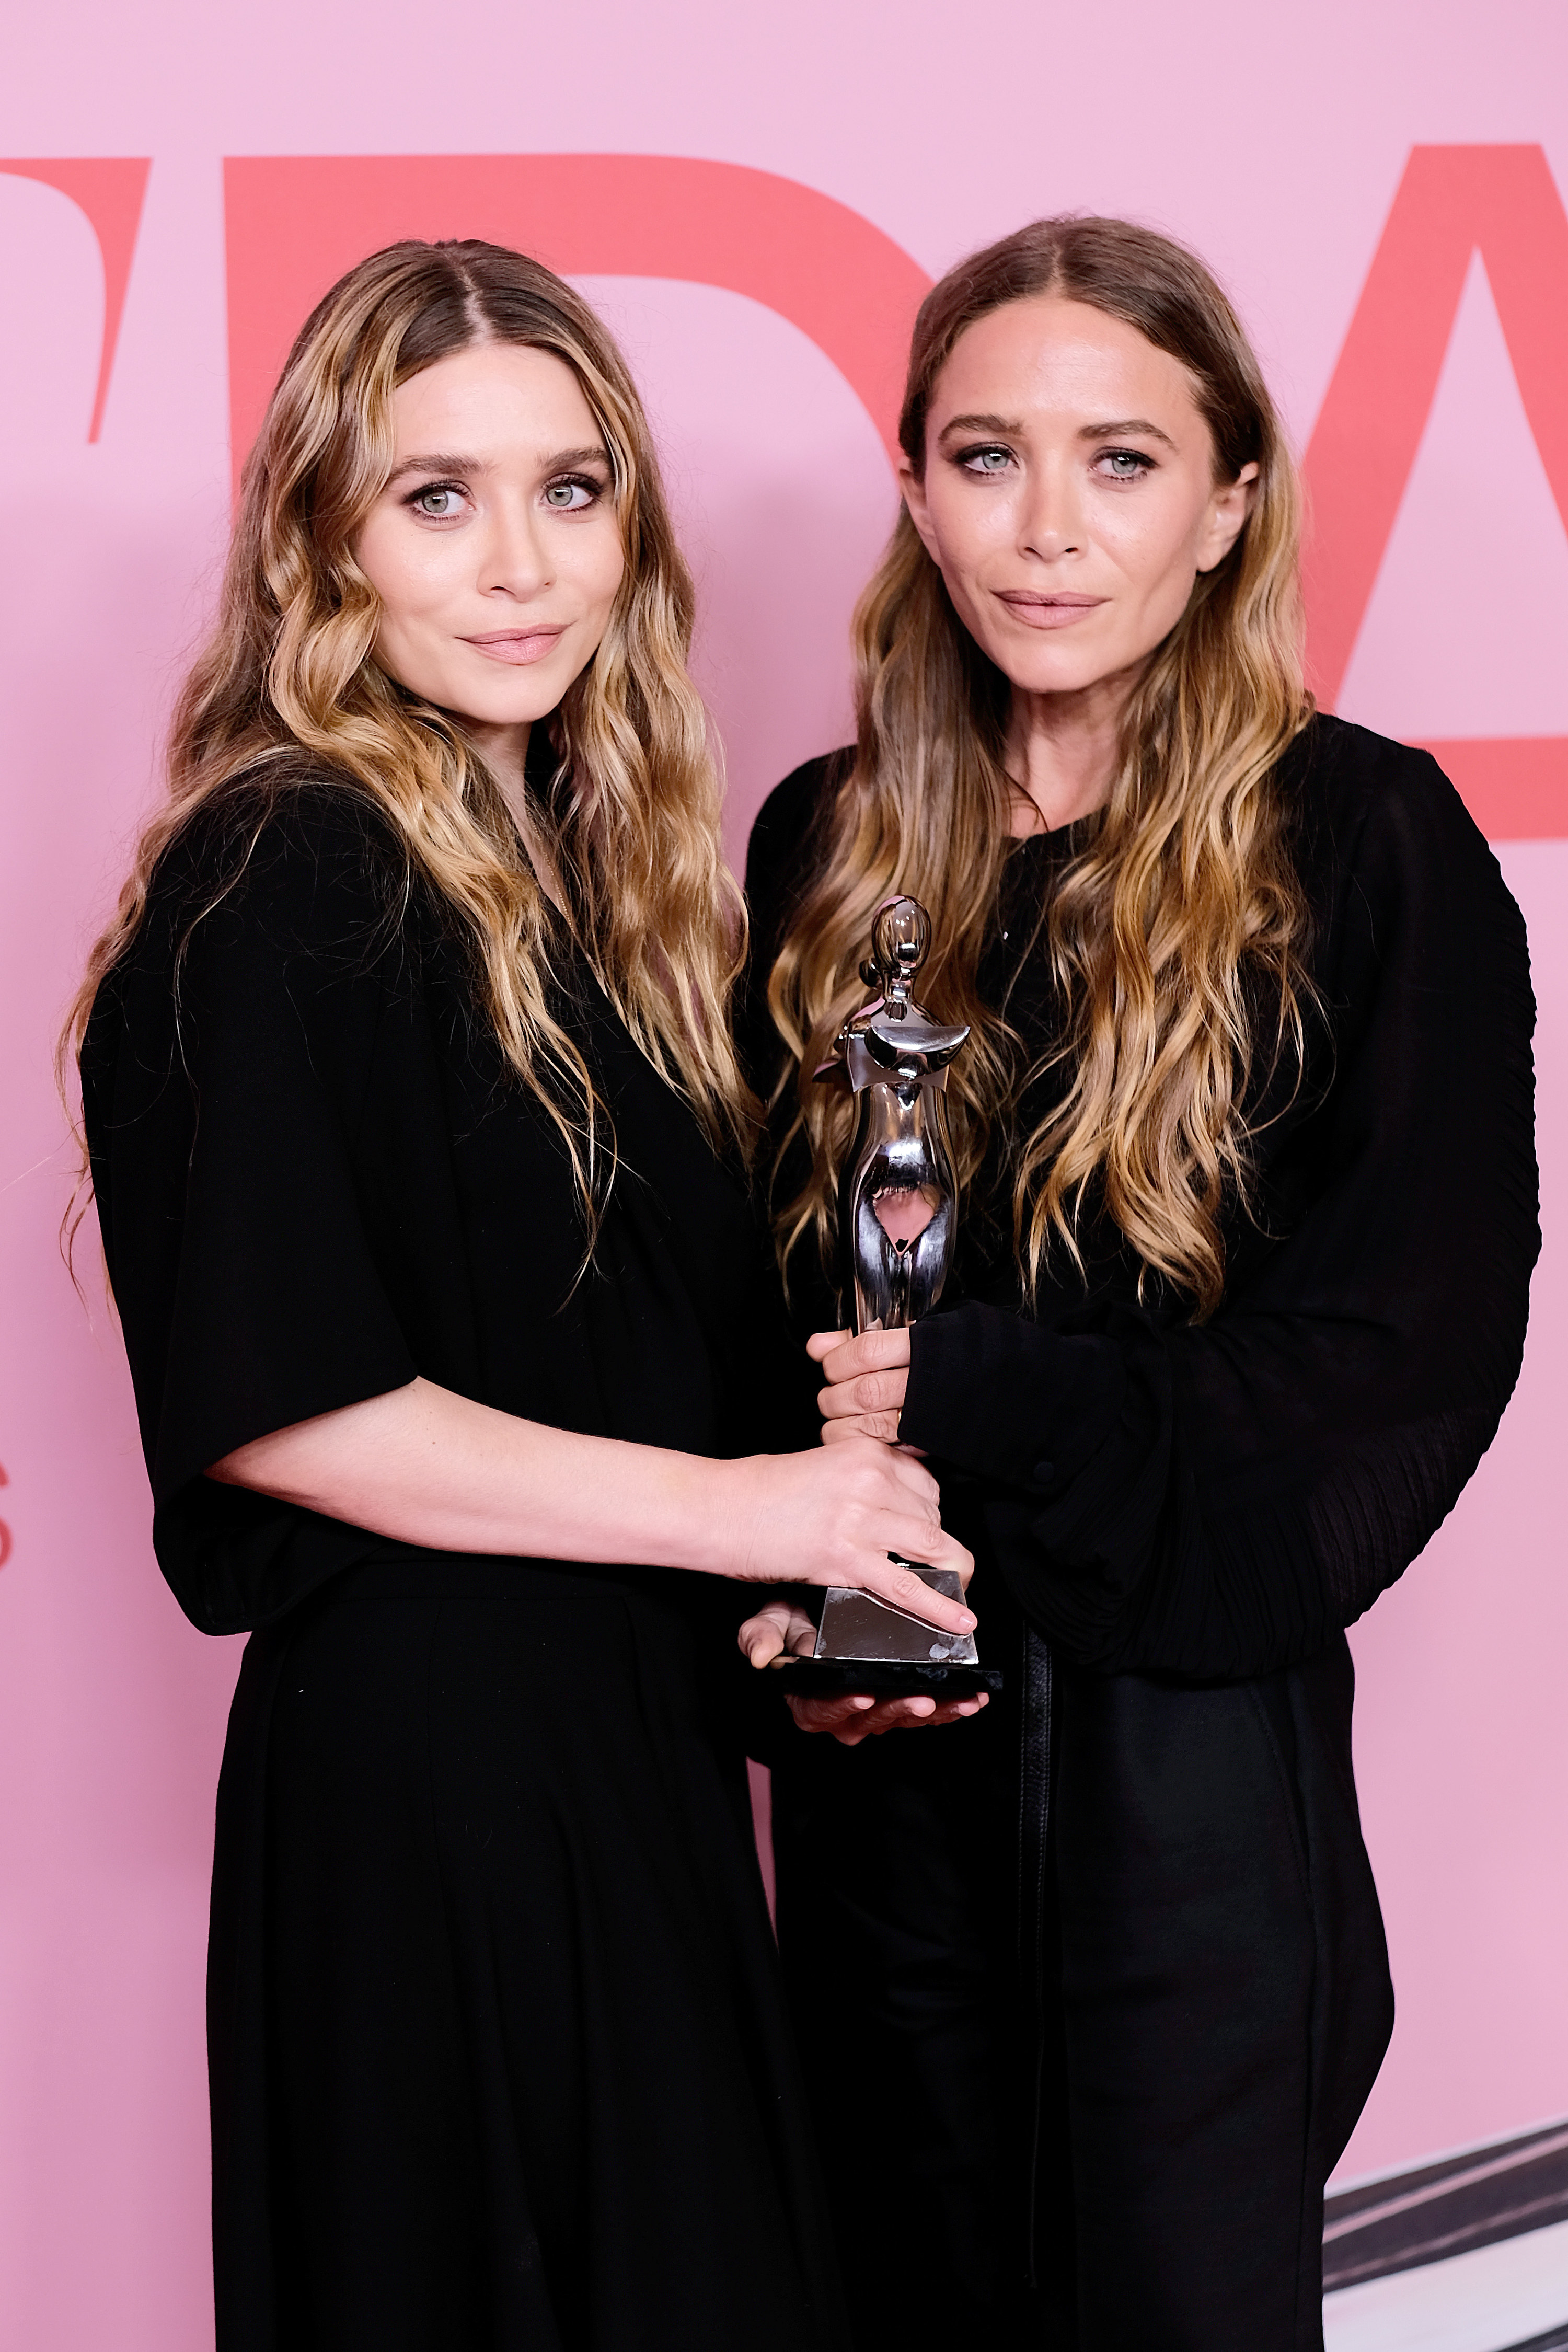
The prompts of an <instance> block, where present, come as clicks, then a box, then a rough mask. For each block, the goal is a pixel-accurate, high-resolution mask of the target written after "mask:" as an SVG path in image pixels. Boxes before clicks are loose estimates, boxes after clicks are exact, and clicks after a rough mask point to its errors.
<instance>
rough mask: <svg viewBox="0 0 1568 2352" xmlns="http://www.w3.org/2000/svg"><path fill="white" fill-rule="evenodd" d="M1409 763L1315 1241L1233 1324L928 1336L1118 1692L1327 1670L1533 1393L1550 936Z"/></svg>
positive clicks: (1448, 792)
mask: <svg viewBox="0 0 1568 2352" xmlns="http://www.w3.org/2000/svg"><path fill="white" fill-rule="evenodd" d="M1348 731H1349V730H1347V732H1348ZM1363 740H1371V739H1363ZM1384 750H1385V751H1387V752H1388V753H1389V754H1390V755H1391V758H1390V761H1388V762H1387V763H1386V772H1384V774H1383V775H1382V776H1381V777H1380V778H1379V780H1378V789H1377V790H1376V791H1375V792H1373V793H1371V794H1369V795H1368V797H1367V800H1366V804H1365V806H1364V808H1363V810H1362V811H1361V813H1360V815H1359V817H1358V820H1357V822H1356V824H1354V825H1353V826H1346V827H1342V830H1341V833H1340V835H1339V838H1338V840H1337V842H1336V845H1335V849H1334V857H1333V861H1332V863H1333V871H1332V874H1331V887H1330V902H1331V903H1330V907H1329V912H1328V917H1327V922H1326V929H1325V932H1324V935H1323V937H1322V939H1321V943H1320V950H1319V952H1318V954H1317V956H1316V958H1315V973H1316V977H1317V980H1318V982H1319V985H1320V988H1321V992H1322V994H1323V997H1324V1001H1325V1005H1326V1008H1327V1011H1328V1013H1329V1015H1330V1020H1331V1027H1332V1030H1333V1060H1332V1076H1331V1082H1330V1083H1329V1084H1328V1086H1327V1088H1326V1091H1325V1093H1324V1095H1323V1097H1322V1099H1321V1105H1320V1107H1319V1108H1316V1109H1315V1110H1314V1111H1313V1112H1312V1113H1311V1115H1310V1117H1309V1118H1304V1119H1303V1121H1302V1123H1301V1125H1300V1129H1299V1130H1298V1133H1297V1136H1296V1139H1295V1142H1294V1144H1293V1146H1292V1147H1291V1149H1292V1152H1293V1156H1294V1165H1293V1171H1292V1181H1293V1183H1294V1185H1295V1188H1296V1189H1295V1198H1296V1201H1297V1203H1298V1207H1297V1212H1296V1213H1295V1214H1294V1215H1293V1217H1292V1219H1291V1222H1290V1223H1289V1230H1288V1231H1287V1232H1286V1233H1285V1234H1284V1235H1283V1237H1282V1238H1280V1239H1279V1240H1278V1241H1277V1242H1275V1243H1274V1244H1273V1245H1272V1246H1269V1247H1267V1248H1262V1249H1259V1250H1258V1251H1256V1252H1254V1254H1253V1255H1254V1263H1253V1265H1251V1267H1250V1268H1249V1270H1248V1272H1247V1275H1246V1276H1245V1277H1243V1278H1242V1279H1240V1280H1238V1282H1237V1286H1236V1287H1235V1289H1234V1291H1233V1292H1232V1293H1231V1294H1230V1295H1229V1296H1228V1297H1227V1299H1226V1303H1225V1305H1224V1307H1222V1308H1221V1310H1220V1311H1219V1312H1218V1313H1216V1314H1215V1316H1214V1317H1213V1318H1212V1319H1211V1320H1210V1321H1208V1322H1207V1323H1205V1324H1202V1325H1193V1324H1181V1323H1176V1322H1174V1321H1172V1320H1170V1319H1168V1318H1161V1317H1160V1316H1159V1315H1157V1314H1155V1313H1152V1312H1146V1311H1144V1310H1142V1309H1141V1308H1138V1307H1128V1306H1119V1307H1113V1308H1111V1309H1110V1310H1109V1311H1108V1313H1107V1314H1106V1315H1105V1316H1104V1318H1102V1328H1098V1329H1087V1330H1086V1329H1084V1328H1082V1323H1081V1319H1080V1320H1079V1324H1078V1326H1077V1327H1076V1328H1073V1329H1071V1330H1070V1331H1069V1330H1064V1329H1061V1328H1052V1324H1053V1318H1051V1317H1050V1316H1048V1315H1043V1316H1042V1318H1041V1320H1040V1321H1039V1322H1033V1321H1030V1320H1026V1319H1025V1318H1023V1317H1021V1316H1016V1315H1013V1314H1010V1313H1008V1312H1006V1311H1005V1309H1000V1308H996V1307H987V1306H984V1305H978V1304H967V1305H963V1306H960V1307H957V1308H955V1309H954V1310H953V1311H952V1312H951V1313H948V1314H942V1315H938V1316H936V1317H934V1318H931V1320H930V1321H928V1322H925V1323H922V1324H921V1325H920V1326H919V1327H918V1328H917V1329H916V1330H915V1332H914V1333H913V1335H912V1348H911V1359H912V1360H911V1370H910V1384H909V1392H908V1399H907V1402H906V1404H905V1407H904V1412H903V1417H902V1423H901V1431H902V1434H903V1436H904V1437H905V1438H906V1439H908V1440H909V1441H910V1442H912V1443H913V1444H917V1445H920V1446H922V1447H924V1448H926V1449H928V1450H929V1451H930V1452H931V1454H934V1455H937V1456H939V1457H941V1458H942V1460H943V1461H945V1462H947V1463H950V1464H953V1465H958V1466H960V1467H961V1468H962V1469H963V1470H965V1471H968V1472H970V1473H972V1474H973V1475H975V1476H976V1477H978V1479H979V1480H980V1481H981V1482H982V1486H983V1491H984V1512H985V1517H986V1521H987V1524H988V1528H989V1532H990V1535H991V1537H992V1538H993V1540H994V1544H995V1547H996V1549H997V1553H998V1556H999V1559H1000V1561H1001V1564H1002V1567H1003V1570H1004V1572H1005V1575H1006V1577H1007V1580H1008V1581H1009V1583H1010V1584H1011V1585H1012V1587H1013V1589H1014V1590H1015V1591H1016V1595H1017V1597H1018V1600H1019V1601H1020V1603H1021V1604H1022V1605H1023V1607H1024V1608H1025V1609H1026V1611H1027V1612H1028V1613H1029V1615H1030V1616H1031V1617H1032V1619H1033V1620H1034V1621H1035V1622H1036V1623H1037V1625H1038V1626H1039V1627H1040V1628H1041V1630H1042V1631H1043V1632H1044V1633H1046V1634H1047V1636H1048V1637H1049V1638H1050V1639H1052V1640H1053V1641H1054V1642H1056V1643H1058V1644H1059V1646H1060V1648H1061V1649H1062V1651H1063V1653H1064V1654H1066V1655H1067V1656H1068V1657H1069V1658H1071V1659H1073V1660H1074V1661H1076V1662H1078V1663H1079V1664H1083V1665H1085V1666H1088V1667H1089V1668H1092V1669H1098V1670H1100V1671H1106V1672H1110V1671H1118V1670H1121V1671H1126V1670H1138V1671H1152V1672H1169V1673H1172V1674H1174V1675H1181V1676H1184V1677H1189V1678H1193V1679H1226V1678H1232V1677H1237V1678H1239V1677H1246V1676H1249V1675H1257V1674H1260V1673H1264V1672H1268V1671H1269V1670H1271V1669H1272V1668H1274V1667H1277V1666H1279V1665H1281V1664H1288V1663H1289V1662H1291V1661H1294V1660H1297V1659H1300V1658H1303V1657H1306V1656H1309V1655H1310V1654H1312V1653H1313V1652H1315V1651H1316V1650H1318V1649H1321V1647H1322V1645H1323V1644H1324V1643H1325V1642H1326V1641H1327V1640H1328V1639H1329V1638H1330V1637H1331V1634H1332V1633H1334V1631H1335V1630H1336V1628H1339V1627H1342V1626H1344V1625H1347V1624H1349V1623H1350V1622H1352V1620H1353V1619H1354V1618H1356V1617H1357V1616H1359V1615H1360V1614H1361V1613H1362V1612H1363V1611H1364V1610H1365V1609H1366V1608H1367V1607H1369V1606H1370V1604H1371V1602H1372V1601H1373V1600H1374V1599H1375V1598H1376V1596H1377V1594H1378V1593H1379V1592H1380V1591H1383V1590H1384V1588H1385V1587H1386V1586H1387V1585H1388V1584H1390V1583H1392V1582H1393V1581H1394V1579H1395V1578H1396V1577H1398V1576H1399V1575H1400V1574H1401V1573H1402V1571H1403V1570H1405V1567H1406V1566H1407V1565H1408V1564H1409V1562H1410V1561H1411V1560H1412V1559H1414V1558H1415V1555H1416V1554H1417V1553H1418V1552H1419V1551H1420V1550H1421V1549H1422V1547H1423V1546H1424V1545H1425V1544H1426V1541H1427V1539H1428V1538H1429V1537H1430V1536H1431V1535H1432V1533H1433V1532H1434V1530H1435V1529H1436V1527H1437V1526H1438V1524H1439V1523H1440V1522H1441V1520H1442V1519H1443V1518H1444V1517H1446V1515H1447V1512H1448V1511H1449V1510H1450V1509H1451V1508H1452V1507H1453V1504H1454V1502H1455V1500H1456V1498H1457V1497H1458V1494H1459V1491H1460V1489H1461V1488H1462V1487H1463V1486H1464V1484H1465V1482H1466V1480H1467V1479H1468V1477H1469V1476H1470V1475H1471V1473H1472V1471H1473V1470H1474V1468H1475V1466H1476V1464H1477V1463H1478V1461H1479V1458H1480V1456H1481V1454H1483V1453H1484V1451H1485V1449H1486V1447H1487V1446H1488V1445H1489V1443H1490V1441H1491V1439H1492V1436H1493V1434H1494V1433H1495V1432H1496V1429H1497V1426H1498V1423H1499V1420H1500V1417H1501V1414H1502V1411H1503V1407H1504V1405H1505V1404H1506V1402H1507V1401H1508V1398H1509V1395H1510V1391H1511V1390H1512V1387H1513V1384H1514V1381H1515V1380H1516V1378H1517V1376H1518V1372H1519V1366H1520V1361H1521V1353H1522V1348H1523V1340H1524V1329H1525V1322H1526V1318H1527V1313H1528V1304H1529V1282H1530V1273H1531V1266H1532V1265H1533V1263H1534V1260H1535V1256H1536V1253H1537V1250H1538V1247H1539V1230H1538V1226H1537V1222H1536V1205H1537V1201H1536V1174H1535V1161H1534V1150H1533V1097H1532V1070H1531V1030H1532V1025H1533V1011H1534V1008H1533V1003H1532V1000H1531V989H1530V977H1529V963H1528V956H1527V952H1526V946H1525V940H1524V931H1523V924H1522V921H1521V918H1520V915H1519V912H1518V909H1517V908H1516V907H1515V906H1514V904H1513V901H1512V899H1511V898H1510V897H1509V895H1508V892H1507V890H1506V888H1505V887H1504V886H1503V882H1502V878H1501V876H1500V873H1499V871H1498V868H1497V865H1496V862H1495V860H1494V859H1493V858H1492V856H1491V855H1490V853H1489V850H1488V848H1487V845H1486V844H1485V842H1484V841H1483V840H1482V838H1481V836H1480V835H1479V833H1478V832H1477V830H1476V828H1475V827H1474V825H1473V824H1471V822H1470V820H1469V818H1468V815H1467V814H1466V813H1465V811H1464V809H1463V806H1462V804H1461V803H1460V802H1459V800H1458V795H1457V794H1456V793H1454V792H1453V791H1452V789H1451V788H1450V787H1449V785H1448V784H1447V782H1446V780H1445V779H1444V778H1443V777H1442V775H1441V773H1440V772H1438V770H1437V769H1436V766H1435V764H1434V763H1433V762H1432V761H1430V760H1428V759H1426V757H1425V755H1418V754H1415V753H1409V752H1405V751H1398V750H1397V749H1396V747H1394V746H1385V747H1384ZM1288 1189H1289V1188H1288ZM1054 1321H1055V1322H1056V1323H1058V1324H1061V1323H1066V1322H1067V1321H1068V1314H1067V1313H1066V1312H1065V1311H1064V1312H1063V1313H1061V1314H1060V1315H1058V1316H1057V1317H1055V1318H1054Z"/></svg>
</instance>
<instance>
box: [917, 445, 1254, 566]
mask: <svg viewBox="0 0 1568 2352" xmlns="http://www.w3.org/2000/svg"><path fill="white" fill-rule="evenodd" d="M899 488H900V491H901V492H902V494H903V500H904V504H905V505H906V506H907V507H908V509H909V510H910V521H911V522H912V523H913V525H914V527H915V529H916V530H918V531H919V533H920V535H921V546H922V547H923V548H924V549H925V551H926V553H927V554H928V555H929V556H930V557H931V562H933V563H935V562H937V561H938V558H937V551H936V538H935V535H934V533H933V532H932V530H931V508H930V506H929V504H928V503H927V500H926V490H925V484H924V483H923V482H922V481H921V480H919V479H918V478H917V477H916V474H915V469H914V467H912V466H911V465H910V461H909V459H908V458H907V457H905V458H904V459H903V460H902V462H901V463H900V467H899ZM1240 527H1241V526H1240V525H1239V523H1238V524H1237V530H1239V529H1240Z"/></svg>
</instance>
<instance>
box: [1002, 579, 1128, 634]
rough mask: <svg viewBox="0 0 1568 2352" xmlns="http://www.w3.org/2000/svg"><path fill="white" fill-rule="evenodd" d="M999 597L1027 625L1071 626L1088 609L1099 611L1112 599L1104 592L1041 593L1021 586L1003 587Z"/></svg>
mask: <svg viewBox="0 0 1568 2352" xmlns="http://www.w3.org/2000/svg"><path fill="white" fill-rule="evenodd" d="M997 601H998V603H999V604H1005V605H1006V607H1007V610H1008V611H1009V612H1010V613H1011V614H1013V615H1014V617H1015V618H1016V620H1020V621H1022V622H1023V624H1024V626H1025V627H1026V628H1027V629H1068V628H1070V627H1071V626H1072V625H1073V623H1074V622H1075V621H1081V620H1082V619H1083V616H1084V614H1086V613H1098V612H1099V610H1100V606H1101V605H1102V604H1107V603H1108V602H1109V601H1110V600H1109V598H1107V597H1104V596H1077V595H1070V594H1063V595H1060V596H1040V595H1035V594H1031V593H1027V592H1026V591H1023V590H1020V589H1011V590H1009V589H1005V588H1004V589H1002V590H1000V591H999V593H998V597H997Z"/></svg>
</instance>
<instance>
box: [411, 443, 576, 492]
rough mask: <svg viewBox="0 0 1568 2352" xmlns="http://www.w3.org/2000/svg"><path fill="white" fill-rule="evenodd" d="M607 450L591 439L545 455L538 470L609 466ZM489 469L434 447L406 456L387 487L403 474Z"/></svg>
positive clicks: (480, 459) (483, 471)
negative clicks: (426, 452) (578, 446)
mask: <svg viewBox="0 0 1568 2352" xmlns="http://www.w3.org/2000/svg"><path fill="white" fill-rule="evenodd" d="M609 463H610V453H609V451H608V450H607V449H606V448H605V446H604V444H603V442H600V441H591V442H589V443H587V444H586V445H585V446H584V447H583V448H581V449H557V450H555V451H553V452H552V455H551V456H550V457H546V458H545V460H544V463H543V465H542V467H541V468H540V470H541V472H542V473H545V474H560V473H563V472H564V471H565V470H566V468H567V467H570V466H606V467H607V466H608V465H609ZM490 470H491V468H490V462H489V458H487V457H464V456H463V455H462V454H461V453H460V452H456V451H453V450H449V449H437V450H435V451H434V452H432V453H431V454H430V455H428V456H426V457H405V459H404V460H403V463H402V464H401V465H400V466H395V467H393V469H392V471H391V473H390V474H389V475H388V476H387V487H388V488H391V486H392V484H393V483H394V482H400V481H401V480H402V479H403V478H404V476H405V474H488V473H489V471H490Z"/></svg>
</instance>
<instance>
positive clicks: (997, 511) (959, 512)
mask: <svg viewBox="0 0 1568 2352" xmlns="http://www.w3.org/2000/svg"><path fill="white" fill-rule="evenodd" d="M926 511H927V514H928V516H929V518H930V522H931V536H932V538H933V539H934V541H935V542H936V560H937V562H938V563H939V564H940V566H941V567H942V572H943V573H944V575H946V576H947V577H948V578H949V579H963V576H964V575H965V574H966V573H968V572H973V570H974V569H975V567H976V566H977V565H978V564H981V563H983V562H984V561H985V558H986V557H987V555H988V554H990V552H991V551H992V550H993V549H994V548H996V547H1006V546H1009V545H1011V543H1012V541H1013V539H1014V537H1015V535H1016V534H1015V531H1014V528H1013V509H1012V501H1011V500H1010V499H1007V498H1005V497H1003V496H1000V495H998V494H997V493H995V492H993V493H992V495H991V496H990V497H988V498H984V499H977V498H971V497H965V496H964V494H963V490H962V489H961V488H958V486H957V485H955V484H953V483H952V482H951V481H943V482H942V484H941V485H940V487H938V486H935V485H933V494H932V495H931V497H930V499H928V503H927V509H926Z"/></svg>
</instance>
